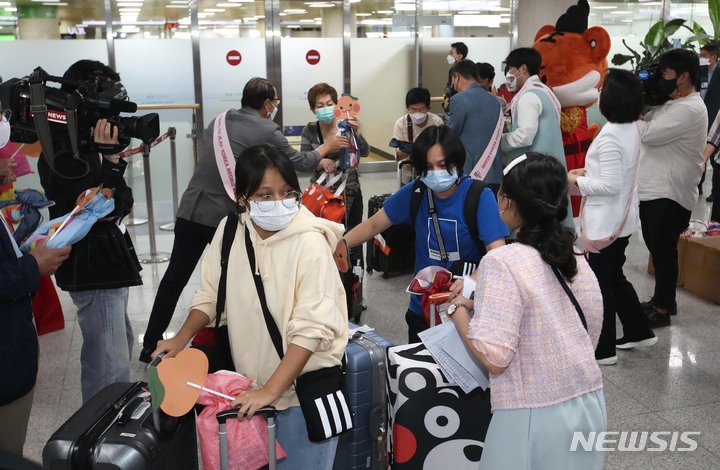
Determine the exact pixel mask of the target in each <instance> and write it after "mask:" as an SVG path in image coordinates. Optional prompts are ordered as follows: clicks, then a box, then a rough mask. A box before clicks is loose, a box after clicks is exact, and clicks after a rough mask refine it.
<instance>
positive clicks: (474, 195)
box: [410, 178, 487, 256]
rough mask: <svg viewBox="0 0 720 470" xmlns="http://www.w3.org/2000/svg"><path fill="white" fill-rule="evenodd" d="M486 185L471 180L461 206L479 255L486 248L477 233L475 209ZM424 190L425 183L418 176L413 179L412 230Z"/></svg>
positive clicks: (483, 252) (425, 188) (411, 198)
mask: <svg viewBox="0 0 720 470" xmlns="http://www.w3.org/2000/svg"><path fill="white" fill-rule="evenodd" d="M486 187H487V185H486V184H485V183H483V182H482V181H480V180H473V182H472V184H471V185H470V188H469V189H468V192H467V194H466V195H465V202H464V206H463V215H464V217H465V223H466V224H467V226H468V230H469V231H470V236H472V238H473V240H475V243H477V245H478V247H480V248H481V249H480V254H481V256H482V255H484V254H485V253H486V250H485V244H484V243H483V242H482V240H480V234H479V233H478V229H477V211H478V207H479V206H480V197H481V196H482V192H483V191H484V190H485V188H486ZM426 191H427V186H425V183H423V182H422V181H420V178H417V179H416V180H415V181H413V192H412V196H411V197H410V225H411V227H412V228H413V230H415V218H416V217H417V213H418V211H419V210H420V203H421V202H422V199H423V196H424V194H425V192H426Z"/></svg>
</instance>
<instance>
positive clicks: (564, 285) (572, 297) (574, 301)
mask: <svg viewBox="0 0 720 470" xmlns="http://www.w3.org/2000/svg"><path fill="white" fill-rule="evenodd" d="M552 270H553V272H554V273H555V277H557V278H558V281H560V285H561V286H562V288H563V290H564V291H565V293H566V294H567V295H568V297H570V302H572V304H573V305H574V306H575V310H577V313H578V315H579V316H580V321H581V322H582V324H583V327H584V328H585V331H587V329H588V326H587V321H586V320H585V314H584V313H583V311H582V308H580V304H579V303H578V301H577V299H576V298H575V295H574V294H573V293H572V291H571V290H570V287H568V285H567V282H565V278H564V277H563V275H562V274H560V271H559V270H558V268H556V267H555V266H553V267H552Z"/></svg>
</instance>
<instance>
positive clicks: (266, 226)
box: [248, 201, 300, 232]
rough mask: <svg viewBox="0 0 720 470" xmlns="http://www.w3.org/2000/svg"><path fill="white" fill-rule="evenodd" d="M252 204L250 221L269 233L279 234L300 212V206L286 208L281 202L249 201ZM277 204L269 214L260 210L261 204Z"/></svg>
mask: <svg viewBox="0 0 720 470" xmlns="http://www.w3.org/2000/svg"><path fill="white" fill-rule="evenodd" d="M248 202H249V203H250V220H252V221H253V222H255V225H257V226H258V227H260V228H261V229H263V230H267V231H268V232H278V231H280V230H282V229H284V228H286V227H287V226H288V225H290V222H292V221H293V219H294V218H295V216H296V215H297V214H298V212H300V205H299V204H295V205H293V206H292V207H285V205H284V204H283V203H282V202H281V201H273V202H270V201H263V202H255V201H248ZM273 203H274V204H275V206H274V207H273V208H272V209H270V210H269V211H267V212H263V211H262V210H261V209H260V205H261V204H273Z"/></svg>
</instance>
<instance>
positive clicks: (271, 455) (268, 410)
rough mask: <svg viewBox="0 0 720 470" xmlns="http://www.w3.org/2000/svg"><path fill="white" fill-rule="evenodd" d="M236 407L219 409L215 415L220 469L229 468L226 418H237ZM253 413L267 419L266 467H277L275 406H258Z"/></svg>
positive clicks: (227, 469)
mask: <svg viewBox="0 0 720 470" xmlns="http://www.w3.org/2000/svg"><path fill="white" fill-rule="evenodd" d="M238 411H239V409H238V408H232V409H229V410H225V411H221V412H220V413H218V414H217V415H215V416H216V417H217V420H218V426H219V430H218V436H219V440H220V468H221V469H222V470H229V468H230V457H229V455H228V435H227V420H228V418H229V419H237V415H238ZM255 414H261V415H263V416H265V419H266V420H267V431H268V469H269V470H275V468H276V467H277V457H276V454H275V440H276V439H277V435H276V434H277V433H276V430H275V414H276V411H275V407H274V406H264V407H262V408H259V409H258V410H257V411H256V412H255Z"/></svg>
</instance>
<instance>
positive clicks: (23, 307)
mask: <svg viewBox="0 0 720 470" xmlns="http://www.w3.org/2000/svg"><path fill="white" fill-rule="evenodd" d="M3 170H4V168H3V165H2V163H0V177H2V176H4V175H3ZM69 253H70V247H65V248H58V249H52V248H45V244H44V242H41V243H39V244H38V246H37V247H36V248H35V249H34V250H32V251H31V252H30V254H27V255H22V253H21V252H20V250H19V249H18V245H17V243H16V242H15V240H14V239H13V236H12V235H11V233H10V228H9V227H8V225H7V223H6V222H5V219H4V218H3V216H2V215H0V331H2V334H1V335H0V352H1V354H0V377H2V378H3V379H2V381H3V386H2V387H0V451H4V452H8V453H11V454H17V455H22V453H23V445H24V444H25V435H26V434H27V426H28V420H29V419H30V407H31V406H32V401H33V391H34V388H35V379H36V376H37V370H38V340H37V334H36V332H35V325H34V324H33V316H32V303H31V300H32V294H33V293H34V292H35V291H36V290H37V289H38V287H39V286H40V276H41V275H51V274H53V273H54V272H55V270H56V269H57V268H58V266H59V265H60V264H61V263H62V262H63V261H64V260H65V259H67V257H68V254H69Z"/></svg>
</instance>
